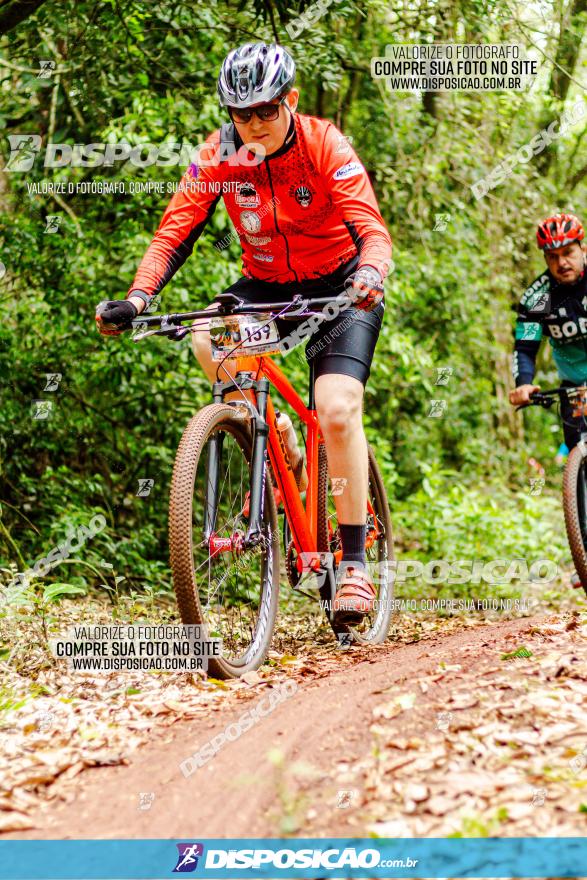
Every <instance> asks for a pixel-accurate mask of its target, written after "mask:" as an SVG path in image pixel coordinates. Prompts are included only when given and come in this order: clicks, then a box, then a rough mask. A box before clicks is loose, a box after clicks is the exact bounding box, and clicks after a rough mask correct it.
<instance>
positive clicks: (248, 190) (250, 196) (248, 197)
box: [235, 182, 261, 208]
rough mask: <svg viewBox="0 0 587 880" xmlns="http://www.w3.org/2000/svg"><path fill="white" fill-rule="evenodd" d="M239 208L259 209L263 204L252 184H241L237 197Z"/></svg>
mask: <svg viewBox="0 0 587 880" xmlns="http://www.w3.org/2000/svg"><path fill="white" fill-rule="evenodd" d="M235 201H236V203H237V205H238V206H239V208H258V207H259V205H260V204H261V196H260V195H259V193H258V192H257V190H256V189H255V187H254V186H253V184H252V183H248V182H246V183H241V185H240V186H239V188H238V192H237V194H236V196H235Z"/></svg>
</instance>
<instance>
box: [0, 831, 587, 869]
mask: <svg viewBox="0 0 587 880" xmlns="http://www.w3.org/2000/svg"><path fill="white" fill-rule="evenodd" d="M586 868H587V838H584V837H565V838H556V837H538V838H527V837H526V838H524V837H511V838H484V839H471V838H467V839H462V838H459V839H449V840H447V839H444V838H442V839H421V838H406V839H401V840H389V839H382V838H372V839H371V838H361V839H351V838H349V839H343V838H329V839H324V838H312V839H299V838H296V839H276V838H270V839H266V840H241V839H225V838H219V839H213V840H202V839H199V840H198V839H197V838H194V839H192V840H188V839H186V838H184V839H183V840H4V841H0V880H151V878H158V880H160V878H174V877H175V878H177V877H178V875H179V874H187V875H191V877H193V878H204V880H207V878H210V880H212V878H227V880H228V878H230V880H235V878H238V877H243V878H246V880H253V878H259V880H261V878H281V877H283V878H289V877H299V878H307V877H312V878H323V877H324V878H327V877H332V878H335V877H336V878H341V877H349V878H350V877H357V878H359V877H364V878H368V877H369V878H370V877H381V878H395V877H413V878H421V877H424V878H435V877H451V878H452V877H456V878H459V877H494V878H495V877H507V878H510V877H540V878H548V877H587V873H586V871H585V869H586Z"/></svg>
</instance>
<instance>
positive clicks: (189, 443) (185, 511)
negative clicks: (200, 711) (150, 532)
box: [169, 403, 280, 678]
mask: <svg viewBox="0 0 587 880" xmlns="http://www.w3.org/2000/svg"><path fill="white" fill-rule="evenodd" d="M249 424H250V423H249V422H248V421H246V420H245V421H243V419H242V418H240V417H238V416H235V412H234V408H233V407H231V406H228V405H227V404H217V403H214V404H210V405H208V406H205V407H204V408H203V409H201V410H200V411H199V412H198V413H197V414H196V415H195V416H193V418H192V419H191V420H190V421H189V422H188V424H187V426H186V428H185V431H184V433H183V436H182V438H181V441H180V444H179V447H178V450H177V454H176V458H175V464H174V468H173V477H172V481H171V493H170V499H169V549H170V563H171V570H172V574H173V587H174V590H175V595H176V598H177V604H178V607H179V611H180V615H181V620H182V622H183V623H190V624H200V625H202V627H203V629H204V633H205V636H207V635H208V633H207V631H206V630H207V622H206V616H205V614H204V611H203V608H202V604H201V601H200V595H199V589H198V581H197V575H196V570H195V566H194V545H193V520H192V517H193V498H194V488H195V481H196V474H197V472H198V468H199V467H200V468H202V467H204V468H205V466H206V461H205V458H203V457H202V453H203V452H204V450H205V449H206V444H207V443H208V441H209V439H210V438H211V436H212V435H213V434H214V433H215V432H217V431H219V430H222V431H224V432H225V433H228V434H230V435H232V437H233V438H234V439H235V440H236V442H237V443H238V445H239V446H240V448H241V450H242V452H243V455H244V457H245V460H246V463H247V465H248V467H249V469H250V462H251V454H252V439H251V433H250V431H249V430H248V425H249ZM264 521H265V522H267V523H268V524H269V527H270V533H271V541H270V544H271V551H272V556H271V566H272V569H271V572H270V578H269V580H270V584H269V592H270V595H269V596H267V595H266V594H267V589H264V591H263V592H264V595H261V596H260V597H259V619H260V620H261V618H262V617H263V612H265V620H264V621H261V623H262V625H263V627H264V630H263V632H262V637H261V638H260V639H259V645H258V646H257V647H256V650H255V652H254V655H253V656H252V657H251V658H250V659H248V661H247V662H243V663H241V662H239V663H233V662H230V661H229V660H227V659H225V658H224V657H222V658H220V659H217V658H210V660H209V664H208V674H209V675H212V676H214V677H216V678H237V677H239V676H240V675H242V674H243V673H245V672H248V671H250V670H253V669H257V668H258V667H259V666H260V665H261V663H262V662H263V660H264V658H265V655H266V653H267V650H268V648H269V645H270V642H271V636H272V634H273V628H274V625H275V618H276V614H277V605H278V598H279V570H280V565H279V536H278V523H277V510H276V507H275V499H274V495H273V487H272V482H271V476H270V473H269V468H268V467H267V468H266V474H265V504H264ZM256 632H257V631H256ZM256 640H257V635H255V638H254V639H253V641H252V642H251V645H254V643H255V641H256Z"/></svg>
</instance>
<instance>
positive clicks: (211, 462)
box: [204, 372, 269, 551]
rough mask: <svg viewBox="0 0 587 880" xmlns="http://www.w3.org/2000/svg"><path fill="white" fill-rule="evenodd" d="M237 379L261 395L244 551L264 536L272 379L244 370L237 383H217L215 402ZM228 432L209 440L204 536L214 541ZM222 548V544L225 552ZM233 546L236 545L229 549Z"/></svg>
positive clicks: (255, 413) (253, 419)
mask: <svg viewBox="0 0 587 880" xmlns="http://www.w3.org/2000/svg"><path fill="white" fill-rule="evenodd" d="M235 382H236V384H237V385H238V387H239V388H240V389H241V390H242V391H247V390H251V389H252V390H254V391H255V394H256V398H257V407H256V409H255V408H254V407H252V406H251V411H252V416H251V422H250V424H251V428H252V434H253V449H252V456H251V467H250V497H249V525H248V528H247V532H246V535H245V536H244V538H243V540H242V544H241V548H240V549H242V550H246V549H248V548H250V547H255V546H257V545H258V544H259V543H261V541H263V539H264V537H265V536H264V531H263V512H264V504H265V481H266V468H267V440H268V437H269V425H268V424H267V398H268V396H269V381H268V380H267V379H259V380H255V379H253V374H252V373H249V372H241V373H239V374H238V375H237V377H236V379H235V381H234V382H215V383H214V388H213V396H214V401H215V403H222V402H223V400H224V396H225V395H226V394H227V393H228V392H231V391H234V386H235ZM223 437H224V434H223V433H222V432H220V431H219V432H217V433H216V434H215V435H214V436H213V437H211V438H210V440H209V442H208V462H207V479H206V513H205V521H204V538H205V540H206V541H208V542H211V541H212V540H213V537H214V529H215V524H216V516H217V512H218V488H219V480H220V460H221V455H222V442H223ZM222 549H224V548H222V547H218V551H221V550H222ZM226 549H232V548H228V547H227V548H226Z"/></svg>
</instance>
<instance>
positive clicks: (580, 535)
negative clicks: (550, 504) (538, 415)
mask: <svg viewBox="0 0 587 880" xmlns="http://www.w3.org/2000/svg"><path fill="white" fill-rule="evenodd" d="M586 468H587V461H586V459H584V458H583V455H582V454H581V450H580V449H579V447H578V446H575V447H574V448H573V449H571V451H570V453H569V457H568V459H567V463H566V465H565V471H564V475H563V510H564V513H565V526H566V529H567V538H568V539H569V546H570V548H571V555H572V557H573V562H574V563H575V568H576V570H577V574H578V575H579V578H580V580H581V584H582V586H583V589H584V590H585V592H586V593H587V552H586V547H585V543H586V540H587V509H586V508H587V504H586V500H587V483H585V480H586V479H587V470H586ZM581 484H584V487H585V488H583V485H581ZM580 493H582V494H581V495H580Z"/></svg>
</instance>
